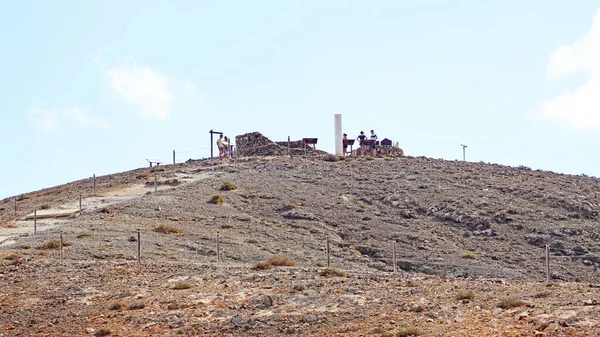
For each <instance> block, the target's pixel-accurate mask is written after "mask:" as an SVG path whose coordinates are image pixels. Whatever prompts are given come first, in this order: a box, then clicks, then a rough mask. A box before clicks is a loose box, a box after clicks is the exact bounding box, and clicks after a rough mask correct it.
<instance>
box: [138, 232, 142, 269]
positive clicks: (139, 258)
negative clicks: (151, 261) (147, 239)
mask: <svg viewBox="0 0 600 337" xmlns="http://www.w3.org/2000/svg"><path fill="white" fill-rule="evenodd" d="M141 238H142V237H141V235H140V230H139V229H138V230H137V258H138V264H142V241H141Z"/></svg>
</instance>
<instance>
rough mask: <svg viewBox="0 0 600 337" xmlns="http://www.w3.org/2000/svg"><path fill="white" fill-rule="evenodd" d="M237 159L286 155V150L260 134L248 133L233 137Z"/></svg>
mask: <svg viewBox="0 0 600 337" xmlns="http://www.w3.org/2000/svg"><path fill="white" fill-rule="evenodd" d="M235 146H236V148H237V156H238V157H248V156H280V155H283V154H287V148H285V149H284V148H283V147H281V146H279V145H277V144H275V143H274V142H273V141H272V140H270V139H269V138H267V137H265V136H263V134H262V133H260V132H250V133H246V134H243V135H240V136H236V137H235Z"/></svg>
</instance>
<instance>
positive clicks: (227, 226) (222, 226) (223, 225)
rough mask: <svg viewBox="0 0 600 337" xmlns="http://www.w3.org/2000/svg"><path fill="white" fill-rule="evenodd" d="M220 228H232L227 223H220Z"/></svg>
mask: <svg viewBox="0 0 600 337" xmlns="http://www.w3.org/2000/svg"><path fill="white" fill-rule="evenodd" d="M221 228H223V229H230V228H233V225H232V224H229V223H226V224H222V225H221Z"/></svg>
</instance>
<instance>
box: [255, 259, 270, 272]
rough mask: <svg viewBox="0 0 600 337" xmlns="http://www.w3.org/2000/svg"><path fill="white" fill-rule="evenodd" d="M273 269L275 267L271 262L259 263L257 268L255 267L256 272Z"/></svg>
mask: <svg viewBox="0 0 600 337" xmlns="http://www.w3.org/2000/svg"><path fill="white" fill-rule="evenodd" d="M271 268H273V265H271V264H270V263H269V262H266V261H263V262H258V263H257V264H256V266H254V269H256V270H266V269H271Z"/></svg>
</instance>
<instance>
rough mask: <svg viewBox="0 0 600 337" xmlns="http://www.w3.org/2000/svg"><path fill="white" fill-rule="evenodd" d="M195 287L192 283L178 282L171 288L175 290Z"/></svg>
mask: <svg viewBox="0 0 600 337" xmlns="http://www.w3.org/2000/svg"><path fill="white" fill-rule="evenodd" d="M193 287H194V285H193V284H191V283H187V282H177V283H175V284H174V285H173V286H171V289H174V290H183V289H190V288H193Z"/></svg>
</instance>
